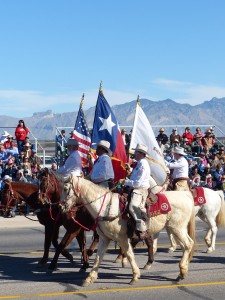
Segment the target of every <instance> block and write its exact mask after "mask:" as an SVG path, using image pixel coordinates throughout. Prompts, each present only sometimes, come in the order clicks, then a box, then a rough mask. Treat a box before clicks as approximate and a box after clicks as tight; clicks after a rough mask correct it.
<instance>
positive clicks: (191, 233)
mask: <svg viewBox="0 0 225 300" xmlns="http://www.w3.org/2000/svg"><path fill="white" fill-rule="evenodd" d="M188 235H189V236H190V238H191V239H192V241H193V247H192V249H191V251H190V253H189V256H188V260H189V262H190V260H191V259H192V256H193V254H194V251H195V206H194V201H193V206H192V213H191V217H190V220H189V223H188Z"/></svg>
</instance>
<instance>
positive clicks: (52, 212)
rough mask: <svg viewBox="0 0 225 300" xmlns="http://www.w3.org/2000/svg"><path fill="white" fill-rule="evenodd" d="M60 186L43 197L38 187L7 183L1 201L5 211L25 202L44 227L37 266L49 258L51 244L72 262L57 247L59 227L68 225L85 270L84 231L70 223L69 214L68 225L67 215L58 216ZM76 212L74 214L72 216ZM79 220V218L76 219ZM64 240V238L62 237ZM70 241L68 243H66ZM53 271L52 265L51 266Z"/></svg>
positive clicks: (68, 256) (86, 265)
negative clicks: (41, 248) (42, 251)
mask: <svg viewBox="0 0 225 300" xmlns="http://www.w3.org/2000/svg"><path fill="white" fill-rule="evenodd" d="M61 188H62V187H61V186H57V193H56V194H54V193H52V194H49V193H48V191H47V192H46V193H45V194H44V195H43V194H41V193H40V191H39V189H38V186H37V185H34V184H30V183H24V182H7V183H5V185H4V187H3V190H2V196H1V198H2V201H3V202H4V203H6V210H7V208H9V207H11V206H12V205H16V204H18V203H21V202H22V201H24V202H26V203H27V204H28V205H29V206H31V207H32V208H33V209H34V210H35V212H36V214H37V218H38V221H39V223H40V224H42V225H44V227H45V241H44V254H43V257H42V259H41V260H40V261H39V263H38V264H39V265H44V264H46V263H47V261H48V257H49V249H50V246H51V243H52V244H53V246H54V247H55V249H57V250H58V251H59V253H62V255H63V256H65V257H66V258H67V259H68V260H69V261H71V262H73V256H72V255H71V254H70V253H69V252H68V251H67V250H65V249H64V248H65V247H63V249H61V248H60V247H59V243H58V236H59V228H60V226H61V225H64V226H65V225H66V226H65V228H66V229H68V228H67V226H68V225H69V224H70V223H71V224H70V225H71V228H73V226H75V227H76V229H74V228H73V230H72V231H73V233H74V237H75V236H76V238H77V241H78V244H79V247H80V250H81V252H82V256H83V266H82V269H86V268H87V267H88V266H89V264H88V256H87V254H86V244H85V240H86V239H85V236H84V230H81V227H80V226H78V225H76V224H75V223H74V222H72V221H71V213H69V214H70V218H69V219H70V223H69V222H67V218H68V215H69V214H64V215H63V217H62V215H61V214H60V208H59V202H60V196H59V193H60V192H61ZM43 197H47V199H48V201H47V202H44V200H43ZM75 214H76V212H74V215H75ZM78 218H79V217H78ZM64 238H65V237H64ZM69 242H70V240H69V241H68V243H69ZM51 266H52V268H53V269H54V268H55V266H54V264H52V265H51Z"/></svg>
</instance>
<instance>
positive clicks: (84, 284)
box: [82, 280, 91, 287]
mask: <svg viewBox="0 0 225 300" xmlns="http://www.w3.org/2000/svg"><path fill="white" fill-rule="evenodd" d="M90 284H91V283H90V282H87V281H86V280H85V281H84V282H83V283H82V287H87V286H89V285H90Z"/></svg>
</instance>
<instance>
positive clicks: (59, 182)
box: [38, 168, 94, 271]
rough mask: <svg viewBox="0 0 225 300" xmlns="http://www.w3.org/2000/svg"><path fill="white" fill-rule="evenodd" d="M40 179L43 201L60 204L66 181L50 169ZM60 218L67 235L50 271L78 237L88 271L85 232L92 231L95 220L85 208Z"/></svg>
mask: <svg viewBox="0 0 225 300" xmlns="http://www.w3.org/2000/svg"><path fill="white" fill-rule="evenodd" d="M38 178H39V189H40V194H41V195H42V201H43V202H44V203H45V204H47V203H49V201H51V199H57V201H58V203H60V202H61V200H60V197H61V194H62V187H63V186H64V179H63V178H62V177H61V176H59V175H57V174H56V173H55V172H53V171H51V170H49V169H48V168H44V169H42V170H41V172H40V174H39V177H38ZM60 217H61V222H62V224H63V226H64V227H65V229H66V233H65V235H64V237H63V239H62V240H61V242H60V244H59V245H58V247H57V248H56V252H55V255H54V258H53V260H52V261H51V264H50V266H49V268H48V269H49V270H50V271H53V270H54V269H55V268H56V265H57V261H58V258H59V255H60V253H63V251H65V250H64V249H65V248H66V247H67V246H68V245H69V244H70V243H71V242H72V240H73V239H74V238H75V237H76V239H77V241H78V240H79V241H78V243H79V246H80V250H81V252H82V257H83V266H82V268H81V270H86V269H87V268H88V267H89V256H88V255H87V251H86V237H85V231H87V230H91V227H92V225H93V223H94V220H93V218H92V217H91V216H90V214H89V213H88V212H87V210H86V209H85V207H80V208H79V209H72V210H70V211H69V212H66V213H65V212H64V213H62V212H61V214H60Z"/></svg>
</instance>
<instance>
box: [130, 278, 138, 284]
mask: <svg viewBox="0 0 225 300" xmlns="http://www.w3.org/2000/svg"><path fill="white" fill-rule="evenodd" d="M137 282H138V279H132V280H131V281H130V285H135V284H136V283H137Z"/></svg>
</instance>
